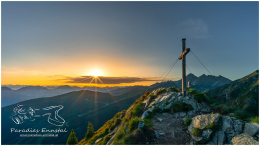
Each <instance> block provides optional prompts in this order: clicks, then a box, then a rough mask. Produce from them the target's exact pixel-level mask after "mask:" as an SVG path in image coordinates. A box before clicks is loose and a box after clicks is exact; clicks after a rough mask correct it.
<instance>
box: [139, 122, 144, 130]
mask: <svg viewBox="0 0 260 146" xmlns="http://www.w3.org/2000/svg"><path fill="white" fill-rule="evenodd" d="M143 127H144V123H143V122H142V121H139V123H138V129H142V128H143Z"/></svg>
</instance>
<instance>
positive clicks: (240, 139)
mask: <svg viewBox="0 0 260 146" xmlns="http://www.w3.org/2000/svg"><path fill="white" fill-rule="evenodd" d="M231 142H232V144H233V145H259V142H258V141H256V140H254V139H253V137H252V136H250V135H248V134H246V133H242V134H240V135H237V136H235V137H233V138H232V141H231Z"/></svg>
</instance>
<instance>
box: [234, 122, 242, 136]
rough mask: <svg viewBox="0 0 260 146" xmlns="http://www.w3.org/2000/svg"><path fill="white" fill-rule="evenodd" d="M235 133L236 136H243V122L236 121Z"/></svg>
mask: <svg viewBox="0 0 260 146" xmlns="http://www.w3.org/2000/svg"><path fill="white" fill-rule="evenodd" d="M233 126H234V131H235V135H238V134H241V133H242V132H243V121H242V120H234V125H233Z"/></svg>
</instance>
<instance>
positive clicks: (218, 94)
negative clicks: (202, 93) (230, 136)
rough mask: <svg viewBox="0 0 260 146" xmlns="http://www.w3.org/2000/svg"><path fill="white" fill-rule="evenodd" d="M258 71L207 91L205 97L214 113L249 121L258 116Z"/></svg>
mask: <svg viewBox="0 0 260 146" xmlns="http://www.w3.org/2000/svg"><path fill="white" fill-rule="evenodd" d="M258 88H259V71H258V70H257V71H255V72H253V73H251V74H249V75H247V76H245V77H243V78H241V79H238V80H236V81H233V82H231V83H230V84H226V85H223V86H220V87H218V88H215V89H212V90H209V91H208V92H207V95H208V97H209V99H210V101H211V102H210V105H211V106H212V108H213V109H214V110H215V112H218V113H221V114H224V115H226V114H228V113H234V114H233V115H231V116H234V117H236V118H239V119H242V120H246V121H251V119H253V118H255V117H256V116H258V115H259V89H258Z"/></svg>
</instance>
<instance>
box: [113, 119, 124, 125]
mask: <svg viewBox="0 0 260 146" xmlns="http://www.w3.org/2000/svg"><path fill="white" fill-rule="evenodd" d="M121 121H122V120H121V119H120V118H117V119H116V120H115V122H114V124H115V125H116V126H117V125H119V124H120V123H121Z"/></svg>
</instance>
